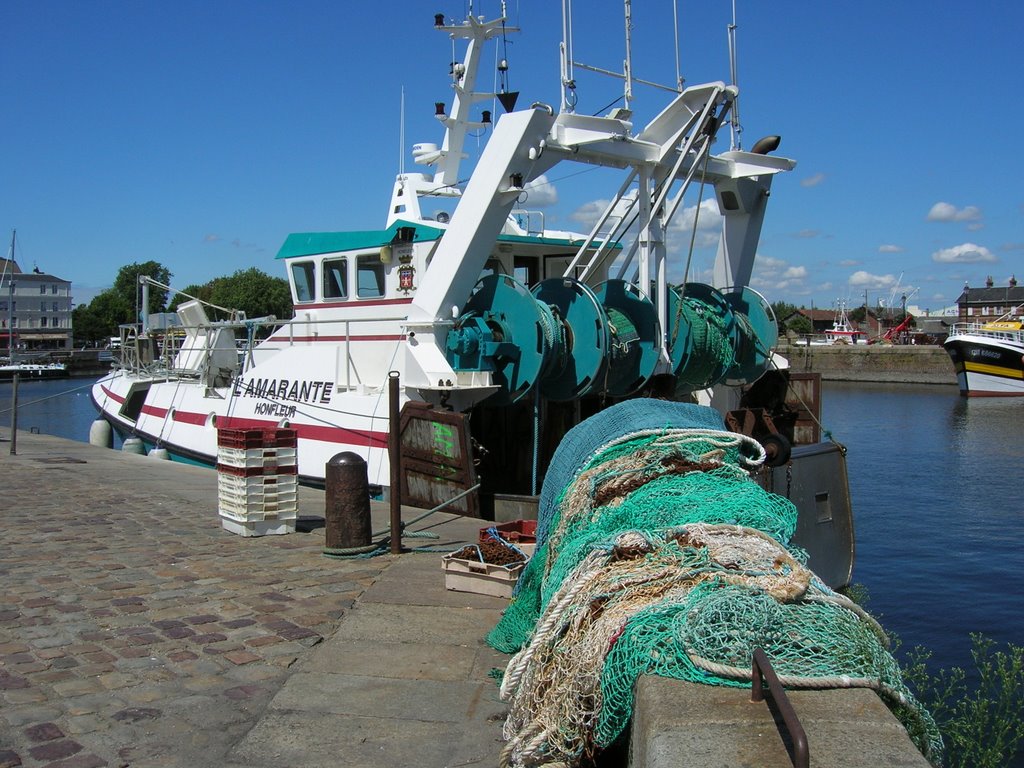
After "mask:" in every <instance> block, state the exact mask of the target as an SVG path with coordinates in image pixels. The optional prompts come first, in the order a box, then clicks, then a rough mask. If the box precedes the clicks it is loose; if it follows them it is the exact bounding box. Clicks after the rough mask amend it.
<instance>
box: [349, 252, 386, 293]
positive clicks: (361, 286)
mask: <svg viewBox="0 0 1024 768" xmlns="http://www.w3.org/2000/svg"><path fill="white" fill-rule="evenodd" d="M356 292H357V295H358V296H359V298H360V299H373V298H377V297H380V296H383V295H384V265H383V264H382V263H381V261H380V254H376V253H374V254H369V255H366V256H360V257H359V258H358V259H357V260H356Z"/></svg>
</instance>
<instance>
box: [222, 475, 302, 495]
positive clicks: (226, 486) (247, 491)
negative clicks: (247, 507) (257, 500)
mask: <svg viewBox="0 0 1024 768" xmlns="http://www.w3.org/2000/svg"><path fill="white" fill-rule="evenodd" d="M298 490H299V483H298V480H297V479H296V477H295V475H252V476H250V477H238V476H237V475H229V474H227V473H226V472H220V473H218V474H217V491H218V492H219V493H234V494H238V495H240V496H283V495H285V494H292V495H295V494H297V493H298Z"/></svg>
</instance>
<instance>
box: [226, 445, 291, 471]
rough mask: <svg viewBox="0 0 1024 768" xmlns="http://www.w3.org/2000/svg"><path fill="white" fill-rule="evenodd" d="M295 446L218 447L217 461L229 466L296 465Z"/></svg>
mask: <svg viewBox="0 0 1024 768" xmlns="http://www.w3.org/2000/svg"><path fill="white" fill-rule="evenodd" d="M295 459H296V454H295V449H294V448H225V447H224V446H220V447H219V448H217V462H218V463H219V464H224V465H225V466H228V467H240V468H252V467H294V466H295Z"/></svg>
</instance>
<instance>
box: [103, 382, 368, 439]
mask: <svg viewBox="0 0 1024 768" xmlns="http://www.w3.org/2000/svg"><path fill="white" fill-rule="evenodd" d="M100 388H101V389H102V390H103V392H104V393H106V395H107V396H108V397H110V399H111V400H114V401H115V402H118V403H123V402H124V398H123V397H121V396H120V395H116V394H114V393H113V392H111V391H110V390H109V389H107V388H106V387H104V386H102V385H101V386H100ZM167 410H168V409H166V408H157V407H156V406H153V405H144V406H142V412H143V413H144V414H146V415H147V416H152V417H154V418H157V419H163V418H166V417H167ZM171 418H172V419H173V420H174V421H176V422H180V423H183V424H193V425H195V426H202V425H203V424H205V423H206V419H207V415H206V414H205V413H191V412H188V411H179V410H175V412H174V415H173V416H172V417H171ZM279 424H280V422H278V421H271V420H268V419H247V418H242V417H240V416H218V417H217V425H218V426H219V427H223V428H225V429H265V428H267V427H277V426H278V425H279ZM290 426H291V428H292V429H294V430H295V431H296V432H297V433H298V437H299V438H300V439H303V440H318V441H320V442H324V443H342V444H345V445H355V446H361V447H366V448H381V449H386V448H387V447H388V433H387V432H380V431H378V430H364V429H348V428H346V427H328V426H320V425H318V424H291V425H290Z"/></svg>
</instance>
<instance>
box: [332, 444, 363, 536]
mask: <svg viewBox="0 0 1024 768" xmlns="http://www.w3.org/2000/svg"><path fill="white" fill-rule="evenodd" d="M324 485H325V489H326V491H325V493H324V499H325V502H326V504H325V508H324V523H325V525H324V530H325V533H326V539H327V540H326V546H327V548H328V549H351V548H354V547H365V546H368V545H369V543H370V539H371V537H372V535H373V534H372V533H371V531H370V483H369V480H368V478H367V474H366V460H365V459H363V457H362V456H360V455H359V454H358V453H352V452H351V451H346V452H345V453H339V454H338V455H336V456H334V457H332V458H331V460H330V461H328V462H327V468H326V472H325V483H324Z"/></svg>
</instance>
